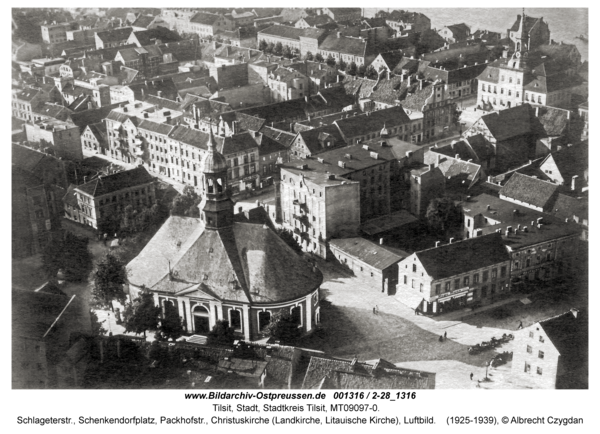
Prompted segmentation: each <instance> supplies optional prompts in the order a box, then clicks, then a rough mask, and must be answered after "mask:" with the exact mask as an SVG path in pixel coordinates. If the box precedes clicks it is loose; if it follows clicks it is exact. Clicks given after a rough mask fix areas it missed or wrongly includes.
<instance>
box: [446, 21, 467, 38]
mask: <svg viewBox="0 0 600 434" xmlns="http://www.w3.org/2000/svg"><path fill="white" fill-rule="evenodd" d="M446 27H447V28H448V29H449V30H450V31H451V32H452V35H453V36H454V37H455V38H457V39H465V38H466V37H467V36H468V35H469V32H470V31H471V30H470V29H469V26H467V25H466V24H465V23H460V24H453V25H450V26H446Z"/></svg>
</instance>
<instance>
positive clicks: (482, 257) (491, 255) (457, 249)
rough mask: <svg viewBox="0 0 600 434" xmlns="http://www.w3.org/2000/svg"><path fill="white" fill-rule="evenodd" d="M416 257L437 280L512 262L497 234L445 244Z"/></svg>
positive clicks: (417, 254)
mask: <svg viewBox="0 0 600 434" xmlns="http://www.w3.org/2000/svg"><path fill="white" fill-rule="evenodd" d="M415 255H416V256H417V258H418V259H419V261H421V263H422V264H423V267H424V268H425V270H426V271H427V273H428V274H429V275H430V276H432V277H433V278H434V279H436V280H437V279H445V278H448V277H451V276H456V275H458V274H462V273H467V272H469V271H471V270H476V269H478V268H484V267H490V266H492V265H495V264H499V263H501V262H504V261H508V260H510V255H509V254H508V251H507V249H506V247H505V245H504V242H503V240H502V236H501V235H500V234H499V233H493V234H489V235H484V236H480V237H475V238H470V239H467V240H463V241H457V242H453V243H451V244H443V245H441V246H439V247H434V248H431V249H427V250H421V251H420V252H416V253H415Z"/></svg>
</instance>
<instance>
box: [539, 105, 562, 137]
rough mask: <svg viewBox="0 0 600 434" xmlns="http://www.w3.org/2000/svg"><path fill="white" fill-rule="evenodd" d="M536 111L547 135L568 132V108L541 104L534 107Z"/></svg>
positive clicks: (560, 134)
mask: <svg viewBox="0 0 600 434" xmlns="http://www.w3.org/2000/svg"><path fill="white" fill-rule="evenodd" d="M536 113H537V118H538V119H539V121H540V123H541V124H542V126H543V127H544V130H545V131H546V134H547V135H548V136H550V137H552V136H562V135H563V134H566V133H567V132H568V129H569V123H570V122H569V119H570V113H569V111H568V110H563V109H559V108H555V107H548V106H542V107H536Z"/></svg>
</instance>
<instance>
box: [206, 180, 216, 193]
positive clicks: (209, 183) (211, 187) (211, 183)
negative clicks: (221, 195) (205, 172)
mask: <svg viewBox="0 0 600 434" xmlns="http://www.w3.org/2000/svg"><path fill="white" fill-rule="evenodd" d="M214 191H215V187H214V185H213V180H212V179H211V178H208V189H207V192H208V193H214Z"/></svg>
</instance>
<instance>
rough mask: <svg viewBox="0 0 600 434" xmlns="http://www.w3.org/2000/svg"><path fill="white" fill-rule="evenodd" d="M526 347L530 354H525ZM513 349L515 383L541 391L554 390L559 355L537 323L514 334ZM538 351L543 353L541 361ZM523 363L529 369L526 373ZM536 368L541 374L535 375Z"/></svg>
mask: <svg viewBox="0 0 600 434" xmlns="http://www.w3.org/2000/svg"><path fill="white" fill-rule="evenodd" d="M530 333H533V337H530ZM540 336H541V337H542V338H543V339H544V342H543V343H542V342H540V340H539V338H540ZM528 345H529V346H530V347H531V353H528V352H527V346H528ZM513 348H514V350H513V360H512V375H513V376H514V377H515V380H516V381H515V382H517V383H524V384H525V385H533V386H534V387H539V388H542V389H554V388H555V386H556V376H557V371H558V364H559V357H560V355H559V354H558V351H556V348H554V346H553V345H552V342H551V341H550V339H548V336H547V335H546V333H545V332H544V330H543V329H542V328H541V327H540V325H539V323H536V324H533V325H532V326H530V327H527V328H525V329H523V330H519V331H518V332H516V333H515V340H514V342H513ZM539 351H543V352H544V358H543V359H540V358H539ZM525 363H528V364H529V366H530V367H531V368H530V371H529V372H528V373H527V372H525ZM538 367H539V368H541V369H542V373H541V374H538V373H537V368H538Z"/></svg>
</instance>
